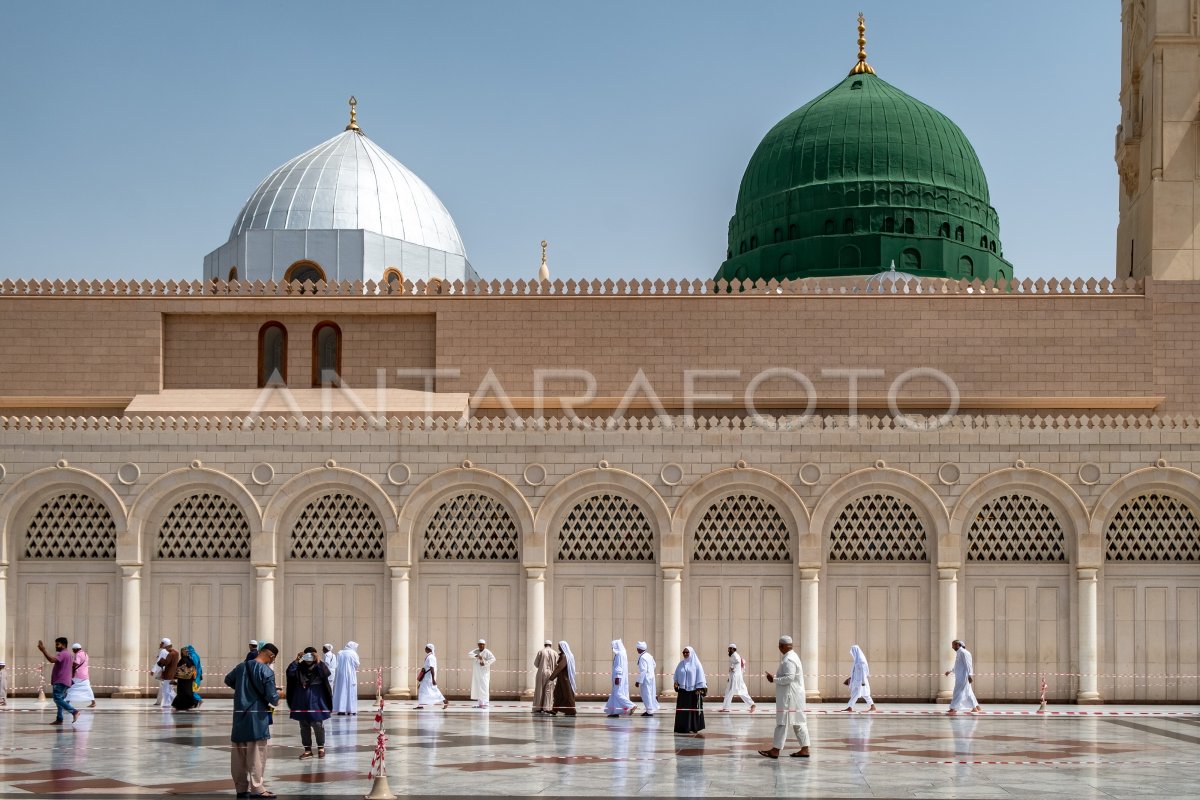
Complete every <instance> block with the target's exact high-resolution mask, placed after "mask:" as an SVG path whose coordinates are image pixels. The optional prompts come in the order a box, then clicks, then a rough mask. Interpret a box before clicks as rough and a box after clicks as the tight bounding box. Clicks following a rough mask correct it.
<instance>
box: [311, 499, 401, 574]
mask: <svg viewBox="0 0 1200 800" xmlns="http://www.w3.org/2000/svg"><path fill="white" fill-rule="evenodd" d="M383 539H384V533H383V525H382V523H380V521H379V517H378V516H376V514H375V509H374V508H373V507H372V506H371V504H370V503H367V502H366V501H365V500H360V499H359V498H357V497H355V496H354V495H352V494H345V493H343V492H331V493H329V494H324V495H321V496H320V497H318V498H317V499H315V500H313V501H312V502H311V503H309V504H308V505H307V506H305V507H304V510H303V511H301V512H300V516H299V517H298V518H297V519H296V524H295V525H294V526H293V527H292V547H291V557H292V558H313V559H317V558H339V559H374V558H383V552H384V541H383Z"/></svg>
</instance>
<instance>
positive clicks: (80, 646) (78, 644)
mask: <svg viewBox="0 0 1200 800" xmlns="http://www.w3.org/2000/svg"><path fill="white" fill-rule="evenodd" d="M71 649H72V650H82V649H83V645H81V644H80V643H79V642H76V643H75V644H73V645H71Z"/></svg>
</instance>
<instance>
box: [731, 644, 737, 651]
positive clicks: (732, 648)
mask: <svg viewBox="0 0 1200 800" xmlns="http://www.w3.org/2000/svg"><path fill="white" fill-rule="evenodd" d="M729 649H730V650H737V645H736V644H731V645H729Z"/></svg>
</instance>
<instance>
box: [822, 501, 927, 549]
mask: <svg viewBox="0 0 1200 800" xmlns="http://www.w3.org/2000/svg"><path fill="white" fill-rule="evenodd" d="M829 537H830V547H829V560H830V561H928V560H929V555H928V553H927V551H926V545H925V540H926V536H925V525H924V524H923V523H922V522H921V518H920V517H918V516H917V512H915V511H914V510H913V508H912V506H910V505H909V504H908V503H906V502H904V501H903V500H901V499H899V498H897V497H894V496H892V495H890V494H885V493H882V492H876V493H874V494H868V495H866V496H864V497H860V498H858V499H857V500H854V501H852V502H850V503H849V504H848V505H847V506H846V507H845V508H844V509H842V513H841V514H839V515H838V518H837V519H836V520H835V521H834V523H833V527H832V528H831V529H830V531H829Z"/></svg>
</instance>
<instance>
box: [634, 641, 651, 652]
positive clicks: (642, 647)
mask: <svg viewBox="0 0 1200 800" xmlns="http://www.w3.org/2000/svg"><path fill="white" fill-rule="evenodd" d="M637 649H638V650H649V649H650V648H649V647H646V643H645V642H638V643H637Z"/></svg>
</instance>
